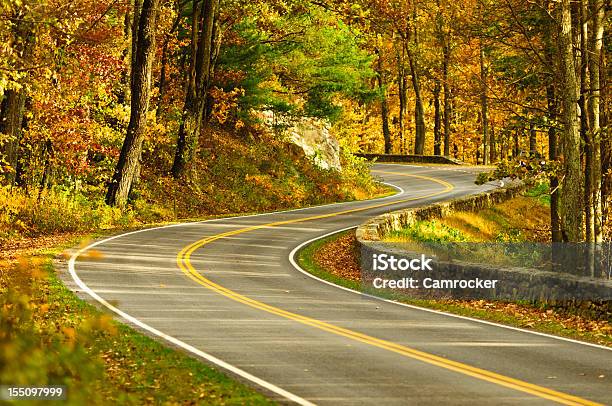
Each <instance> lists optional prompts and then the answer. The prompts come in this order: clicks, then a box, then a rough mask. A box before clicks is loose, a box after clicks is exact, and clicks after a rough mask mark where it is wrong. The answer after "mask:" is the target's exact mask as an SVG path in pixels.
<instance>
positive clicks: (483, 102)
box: [480, 43, 489, 165]
mask: <svg viewBox="0 0 612 406" xmlns="http://www.w3.org/2000/svg"><path fill="white" fill-rule="evenodd" d="M488 75H489V74H488V67H487V62H486V60H485V49H484V46H483V44H482V43H481V44H480V86H481V89H480V118H481V121H482V122H481V124H482V153H483V155H482V164H483V165H488V164H489V151H488V145H489V144H488V143H489V96H488V85H487V77H488Z"/></svg>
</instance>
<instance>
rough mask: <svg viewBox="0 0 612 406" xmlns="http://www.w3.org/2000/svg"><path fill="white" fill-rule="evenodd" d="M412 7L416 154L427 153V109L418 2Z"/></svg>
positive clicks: (411, 73) (412, 64)
mask: <svg viewBox="0 0 612 406" xmlns="http://www.w3.org/2000/svg"><path fill="white" fill-rule="evenodd" d="M412 4H413V9H412V21H411V25H412V29H413V30H412V31H413V32H412V44H413V47H414V51H412V50H411V49H408V48H407V49H406V54H407V55H408V62H409V64H410V76H411V77H412V87H413V89H414V103H415V106H414V126H415V137H414V153H415V154H416V155H424V154H425V109H424V108H423V98H422V95H421V81H420V73H419V57H420V52H419V36H418V26H417V17H418V16H417V2H416V1H415V2H413V3H412Z"/></svg>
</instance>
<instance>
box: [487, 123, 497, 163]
mask: <svg viewBox="0 0 612 406" xmlns="http://www.w3.org/2000/svg"><path fill="white" fill-rule="evenodd" d="M490 138H491V146H490V148H489V151H490V153H489V161H490V163H491V164H493V163H494V162H495V161H496V160H497V150H496V148H497V145H496V144H497V140H496V139H495V127H493V124H491V134H490Z"/></svg>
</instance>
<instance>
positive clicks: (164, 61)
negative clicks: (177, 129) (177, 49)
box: [155, 9, 181, 117]
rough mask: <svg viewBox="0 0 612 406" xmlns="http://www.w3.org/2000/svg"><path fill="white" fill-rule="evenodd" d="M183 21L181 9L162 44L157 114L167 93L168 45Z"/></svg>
mask: <svg viewBox="0 0 612 406" xmlns="http://www.w3.org/2000/svg"><path fill="white" fill-rule="evenodd" d="M180 21H181V10H180V9H179V10H177V16H176V18H175V20H174V23H173V24H172V28H170V31H169V32H168V33H167V34H166V37H165V38H164V44H163V45H162V57H161V67H160V73H159V86H158V88H159V95H158V98H157V107H156V109H155V115H156V116H157V117H159V115H160V113H161V109H162V105H163V103H164V95H165V93H166V82H167V78H166V76H167V74H168V73H167V70H168V46H169V45H170V40H171V39H172V34H173V33H174V31H176V29H177V28H178V25H179V23H180Z"/></svg>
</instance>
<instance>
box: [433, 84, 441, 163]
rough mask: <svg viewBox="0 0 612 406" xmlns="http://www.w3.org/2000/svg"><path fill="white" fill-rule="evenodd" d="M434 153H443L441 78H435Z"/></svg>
mask: <svg viewBox="0 0 612 406" xmlns="http://www.w3.org/2000/svg"><path fill="white" fill-rule="evenodd" d="M434 82H435V83H434V91H433V96H434V155H440V154H441V152H442V151H441V149H442V148H441V146H442V145H441V144H442V137H441V134H440V124H441V119H440V79H434Z"/></svg>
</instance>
